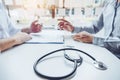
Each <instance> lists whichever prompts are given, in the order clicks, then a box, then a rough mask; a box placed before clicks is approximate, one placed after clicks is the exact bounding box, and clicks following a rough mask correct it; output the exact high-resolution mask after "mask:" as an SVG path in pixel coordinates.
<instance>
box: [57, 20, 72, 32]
mask: <svg viewBox="0 0 120 80" xmlns="http://www.w3.org/2000/svg"><path fill="white" fill-rule="evenodd" d="M58 21H60V22H59V23H58V26H59V28H60V29H61V30H67V31H70V32H72V31H73V30H74V27H73V26H72V24H71V23H70V22H68V21H67V20H64V19H58Z"/></svg>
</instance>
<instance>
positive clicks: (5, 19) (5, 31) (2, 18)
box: [0, 3, 20, 39]
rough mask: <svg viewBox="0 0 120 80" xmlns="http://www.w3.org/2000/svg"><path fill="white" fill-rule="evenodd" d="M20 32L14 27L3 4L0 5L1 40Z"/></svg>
mask: <svg viewBox="0 0 120 80" xmlns="http://www.w3.org/2000/svg"><path fill="white" fill-rule="evenodd" d="M18 31H20V30H19V29H16V28H15V27H14V25H13V24H12V22H11V20H10V18H9V16H8V15H7V13H6V10H5V9H4V6H3V4H2V3H0V39H3V38H8V37H10V36H12V35H14V34H16V33H17V32H18Z"/></svg>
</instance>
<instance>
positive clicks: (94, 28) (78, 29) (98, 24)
mask: <svg viewBox="0 0 120 80" xmlns="http://www.w3.org/2000/svg"><path fill="white" fill-rule="evenodd" d="M103 26H104V23H103V14H101V15H100V16H99V18H98V20H96V21H95V22H94V23H93V24H92V25H91V26H84V27H74V30H73V33H78V32H81V31H87V32H89V33H92V34H95V33H97V32H99V31H100V30H101V29H102V28H103Z"/></svg>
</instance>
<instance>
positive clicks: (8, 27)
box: [0, 2, 41, 52]
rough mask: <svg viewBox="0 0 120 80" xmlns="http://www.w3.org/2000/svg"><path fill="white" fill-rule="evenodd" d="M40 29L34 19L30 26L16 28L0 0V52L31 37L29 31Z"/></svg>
mask: <svg viewBox="0 0 120 80" xmlns="http://www.w3.org/2000/svg"><path fill="white" fill-rule="evenodd" d="M39 31H41V25H40V24H38V23H37V21H34V22H33V23H32V24H31V26H30V27H27V28H23V29H16V28H15V27H14V25H13V24H12V22H11V20H10V18H9V17H8V15H7V13H6V11H5V9H4V6H3V4H2V3H1V2H0V52H1V51H4V50H6V49H9V48H11V47H13V46H15V45H18V44H22V43H24V42H25V41H27V40H29V39H31V37H30V35H29V33H32V32H35V33H36V32H39Z"/></svg>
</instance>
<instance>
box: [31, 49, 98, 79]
mask: <svg viewBox="0 0 120 80" xmlns="http://www.w3.org/2000/svg"><path fill="white" fill-rule="evenodd" d="M64 50H74V51H78V52H82V53H84V54H85V55H87V56H88V57H90V58H91V59H93V60H94V61H96V59H95V58H94V57H92V56H91V55H89V54H87V53H86V52H84V51H82V50H79V49H73V48H63V49H58V50H55V51H52V52H49V53H48V54H46V55H44V56H42V57H41V58H39V59H38V60H37V61H36V62H35V64H34V66H33V69H34V72H35V73H36V74H37V75H38V76H40V77H42V78H45V79H49V80H61V79H65V78H68V77H70V76H72V75H73V74H74V73H75V72H76V70H77V63H78V62H77V60H74V69H73V70H72V72H70V73H69V74H67V75H65V76H58V77H52V76H47V75H44V74H42V73H40V72H39V71H38V70H37V65H38V64H39V62H40V61H41V60H42V59H43V58H45V57H47V56H49V55H51V54H53V53H56V52H59V51H64Z"/></svg>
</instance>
